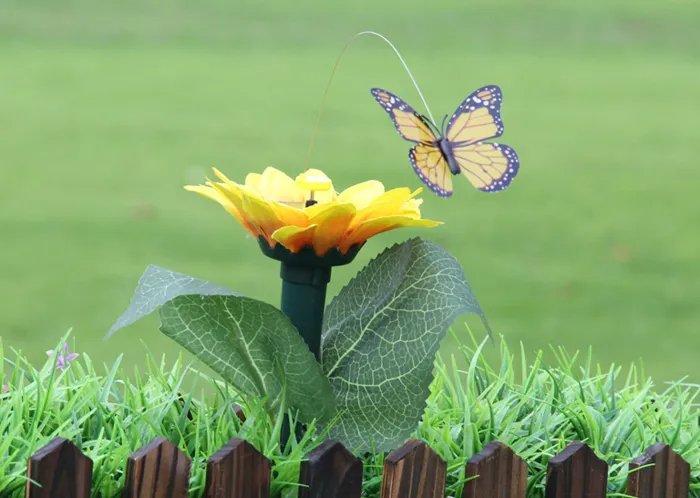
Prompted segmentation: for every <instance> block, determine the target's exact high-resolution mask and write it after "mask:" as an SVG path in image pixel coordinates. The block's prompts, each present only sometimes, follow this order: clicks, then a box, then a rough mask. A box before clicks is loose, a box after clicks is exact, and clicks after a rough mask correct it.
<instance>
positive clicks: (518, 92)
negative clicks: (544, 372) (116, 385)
mask: <svg viewBox="0 0 700 498" xmlns="http://www.w3.org/2000/svg"><path fill="white" fill-rule="evenodd" d="M698 19H700V2H697V1H694V0H677V1H673V2H660V1H659V0H635V1H628V2H623V1H618V2H611V1H610V0H569V1H566V2H562V1H555V0H529V1H527V2H523V1H522V0H496V1H491V2H464V1H462V0H434V2H433V3H432V4H431V6H430V8H426V5H425V2H419V1H417V0H385V1H383V2H376V1H371V0H356V1H353V2H328V1H322V0H297V1H295V2H289V1H286V0H268V1H266V2H259V1H253V0H238V1H236V2H229V1H224V0H200V1H197V2H191V1H185V0H168V1H164V0H138V1H134V0H102V1H99V2H95V1H90V0H32V1H27V0H0V137H2V139H1V140H0V158H1V159H2V162H1V163H0V168H1V171H2V179H3V181H2V183H0V193H1V195H0V230H1V231H2V235H3V237H2V244H1V245H0V274H1V275H2V280H1V281H0V330H2V332H1V335H2V337H3V339H4V340H5V343H6V344H7V345H11V346H14V347H15V348H21V349H23V350H24V352H25V354H26V355H27V357H29V358H31V359H32V361H34V362H38V361H41V359H42V358H41V357H42V356H43V352H44V351H45V350H46V349H48V348H50V347H52V346H53V344H54V343H55V341H56V340H57V338H58V335H59V334H60V333H61V332H62V331H63V330H65V329H66V328H68V327H69V326H72V327H74V330H75V337H76V339H77V343H78V346H79V348H80V350H81V351H87V352H88V353H90V354H91V356H92V358H93V359H95V360H96V361H97V362H98V363H99V364H101V363H102V362H103V361H106V362H108V363H110V364H111V363H112V362H113V361H114V358H115V351H119V352H123V353H124V359H123V362H124V365H125V366H126V367H128V369H131V368H132V366H133V365H136V364H138V365H139V366H140V367H143V366H144V357H143V354H142V351H141V350H140V348H138V347H137V348H133V347H132V344H133V343H134V338H143V339H144V340H145V341H146V342H147V343H148V345H149V347H150V348H152V349H153V350H155V351H162V352H165V353H167V354H168V357H169V358H174V357H175V356H174V355H176V354H177V346H176V345H175V344H174V343H172V341H169V340H168V339H167V338H166V337H164V336H162V335H160V334H158V333H157V332H154V330H155V329H156V328H157V318H156V317H153V319H152V320H151V319H148V320H144V321H143V322H142V323H137V324H134V325H133V326H132V327H130V328H129V329H128V330H125V331H123V332H120V333H119V334H118V335H116V336H115V337H113V338H112V339H110V341H108V342H106V343H104V342H102V337H103V335H104V333H106V331H107V330H108V329H109V327H110V325H111V324H112V323H113V320H114V318H115V317H116V316H118V314H119V313H120V312H121V311H122V310H123V309H124V307H125V306H126V305H127V303H128V300H129V296H130V295H131V293H132V291H133V288H134V282H136V280H137V279H138V278H139V276H140V275H141V273H142V272H143V269H144V267H145V266H146V265H148V264H150V263H153V264H158V265H160V266H163V267H166V268H170V269H173V270H176V271H179V272H182V273H186V274H188V275H193V276H196V277H199V278H202V279H205V280H209V281H213V282H216V283H219V284H221V285H223V286H226V287H228V288H231V289H233V290H236V291H238V292H241V293H243V294H245V295H247V296H249V297H255V298H259V299H262V300H264V301H266V302H270V303H275V304H276V303H278V302H279V292H280V288H279V265H276V264H273V263H272V262H271V261H269V260H267V258H263V257H261V256H260V252H259V249H258V247H257V245H256V244H255V241H251V240H249V239H246V238H245V231H244V230H243V229H242V228H240V227H239V226H238V225H237V223H236V222H235V221H234V220H232V219H231V217H230V216H229V215H228V214H227V213H226V212H225V211H223V210H222V209H221V208H219V207H218V206H215V205H213V203H210V202H208V201H206V200H204V199H201V198H200V197H199V196H196V195H195V194H192V193H188V192H185V191H184V190H183V189H182V187H183V185H186V184H193V183H194V184H199V183H201V182H202V181H203V180H204V178H205V176H207V175H211V174H212V171H211V167H217V168H219V169H220V170H221V171H223V172H224V173H226V174H227V175H228V176H229V177H230V178H231V179H232V180H236V181H243V179H244V178H245V176H246V174H247V173H249V172H253V171H256V172H261V171H262V170H263V169H264V168H265V167H266V166H274V167H277V168H279V169H281V170H283V171H285V172H286V173H288V174H290V175H296V174H298V173H300V172H301V171H302V170H303V168H304V166H305V164H304V159H305V155H306V152H307V148H308V146H309V139H310V137H311V133H312V130H313V127H314V123H315V120H316V113H317V110H318V106H319V104H320V100H321V96H322V94H323V91H324V88H325V85H326V84H327V82H328V77H329V73H330V71H331V68H332V66H333V63H334V62H335V59H336V57H337V56H338V52H339V51H340V49H341V48H342V46H343V45H344V44H345V43H346V41H347V40H348V39H349V38H350V37H351V36H352V35H354V34H355V33H357V32H358V31H360V30H365V29H373V30H376V31H380V32H381V33H383V34H385V35H386V36H388V37H389V38H390V39H391V40H392V41H393V42H394V43H395V44H396V46H397V47H398V48H399V49H400V50H401V52H402V54H403V56H404V58H405V59H406V61H407V62H408V64H410V66H411V70H412V72H413V74H414V75H415V77H416V78H417V80H418V82H419V83H420V85H421V88H422V91H423V93H424V94H425V96H426V98H427V99H428V103H429V105H430V107H431V110H432V112H433V113H434V114H435V115H436V116H438V117H437V118H436V119H440V118H441V117H442V114H444V113H451V112H453V111H454V110H455V108H456V106H457V105H458V104H459V102H460V100H461V99H463V98H464V97H465V96H466V95H467V94H468V93H469V92H470V91H472V90H473V89H475V88H477V87H478V86H480V85H484V84H490V83H495V84H498V85H500V86H501V87H502V89H503V92H504V105H503V120H504V124H505V132H504V135H503V137H502V138H499V140H501V141H503V143H506V144H508V145H511V146H512V147H514V148H515V149H516V150H517V152H518V154H519V155H520V157H521V161H522V168H521V172H520V174H519V175H518V178H517V179H516V180H515V181H514V183H513V185H512V187H511V188H509V189H508V190H507V191H506V192H503V193H502V194H496V195H488V194H484V193H481V192H478V191H476V190H475V189H473V188H472V187H471V186H470V185H469V183H468V182H467V181H466V179H464V178H459V179H458V178H455V193H454V195H453V196H452V197H451V198H450V199H447V200H445V199H439V198H437V197H436V196H434V195H432V194H431V193H430V192H427V191H426V192H424V193H423V194H421V197H422V198H424V203H423V205H422V211H423V214H424V216H425V217H427V218H431V219H435V220H439V221H444V222H445V224H444V225H442V226H440V227H437V228H435V229H431V231H430V232H426V231H419V230H415V231H413V232H412V233H408V232H405V233H400V234H397V235H396V236H397V237H400V238H401V239H405V238H408V237H410V236H414V235H419V236H425V237H429V238H431V239H432V240H434V241H435V242H438V243H440V244H441V245H443V246H444V247H445V248H446V249H448V250H449V251H450V253H452V254H453V255H454V256H455V257H456V258H457V259H458V260H459V261H460V263H461V264H462V265H463V267H464V270H465V273H466V275H467V276H468V278H469V282H470V284H471V285H472V286H473V288H474V291H475V292H476V295H477V297H478V298H479V301H480V303H481V304H482V306H483V307H484V311H485V312H486V315H487V316H488V318H489V320H490V322H491V323H492V325H493V328H494V330H495V331H497V332H498V333H503V334H505V335H506V336H507V337H508V338H509V340H510V341H511V342H512V343H513V344H516V343H517V342H514V341H519V340H522V341H523V342H524V343H525V344H527V345H528V347H529V348H530V349H540V348H546V347H547V345H548V344H550V343H555V344H561V345H565V346H566V347H567V348H568V349H570V350H584V349H585V348H587V347H588V346H589V345H593V346H594V349H595V351H596V352H597V353H596V356H597V357H598V358H599V359H600V360H601V361H602V362H604V363H609V362H612V361H617V362H623V363H624V364H628V363H630V362H632V361H635V360H636V359H638V358H639V357H643V358H645V361H646V366H647V368H648V371H649V372H650V373H652V374H653V375H654V377H655V378H678V377H680V376H682V375H690V376H691V378H692V380H693V381H694V382H700V369H699V368H698V362H697V351H700V334H698V333H697V332H698V327H697V324H698V323H700V307H698V306H697V300H698V286H697V282H698V281H700V258H698V257H697V255H698V253H700V237H698V230H697V227H698V225H699V224H700V203H698V202H697V200H696V196H697V185H699V184H700V168H698V167H697V130H698V129H700V84H699V83H698V82H700V64H698V60H700V29H698V21H697V20H698ZM373 86H381V87H384V88H386V89H387V90H390V91H392V92H395V93H396V94H398V95H399V96H401V97H402V98H404V99H406V100H407V101H408V102H409V103H410V104H411V105H413V106H414V107H416V109H417V110H419V111H421V112H423V111H424V109H423V106H422V105H421V103H420V99H419V98H418V96H417V94H416V92H415V89H414V88H413V87H412V86H411V83H410V81H409V80H408V78H407V76H406V74H405V72H404V71H403V69H402V68H401V65H400V63H399V62H398V60H397V59H396V57H395V56H394V55H393V54H392V53H391V51H390V50H389V49H388V48H387V47H386V46H384V45H383V44H382V43H381V42H380V41H379V40H377V39H371V38H365V39H360V40H358V41H357V43H356V44H354V45H353V46H352V47H351V48H350V49H349V51H348V52H347V53H346V56H345V57H344V59H343V60H342V62H341V64H340V66H339V69H338V72H337V73H336V77H335V79H334V82H333V86H332V87H331V90H330V93H329V95H328V100H327V107H326V110H325V112H324V114H323V117H322V120H321V123H320V128H319V135H318V137H317V140H316V143H315V146H314V150H313V153H312V155H311V160H310V163H309V166H311V167H316V168H320V169H322V170H323V171H324V172H325V173H326V174H328V175H329V176H330V177H331V178H332V179H333V181H334V183H335V185H336V186H337V187H338V188H339V189H342V188H345V187H347V186H349V185H351V184H354V183H359V182H362V181H365V180H369V179H377V180H381V181H382V182H384V183H385V185H387V187H389V188H393V187H403V186H405V187H410V188H417V187H419V186H421V185H422V183H421V182H420V180H419V179H418V177H417V176H416V175H415V173H414V172H413V170H412V168H411V165H410V163H409V160H408V147H409V144H408V143H407V142H405V141H404V140H402V139H401V138H399V137H398V135H397V134H396V131H395V130H394V128H393V126H392V125H391V122H390V120H389V119H388V118H387V116H386V115H385V114H384V112H383V111H382V110H381V108H379V107H378V106H377V104H376V102H374V99H373V98H372V96H371V95H370V93H369V89H370V88H371V87H373ZM37 178H39V179H40V180H37ZM396 240H397V239H396V238H395V236H394V235H393V234H386V236H381V237H380V238H378V239H377V240H376V241H371V243H370V244H368V245H367V247H365V248H363V250H362V251H361V252H360V255H359V256H358V259H357V260H356V262H355V263H354V264H352V265H349V266H348V267H341V268H337V269H334V273H333V280H332V281H331V286H330V288H329V297H330V296H332V295H333V294H335V293H337V291H338V290H339V289H340V288H341V287H342V285H343V284H344V283H345V282H347V280H349V279H350V278H351V277H352V275H353V274H354V273H355V272H357V270H358V269H359V268H360V267H361V266H362V265H363V264H365V263H366V262H367V261H369V260H370V259H371V258H372V257H374V256H375V255H376V254H377V253H378V252H380V251H381V250H382V249H383V248H384V247H385V246H388V245H391V244H392V243H393V242H394V241H396ZM562 331H566V333H562ZM659 331H664V333H663V334H660V333H659ZM449 346H450V345H449V344H446V349H447V348H448V347H449ZM547 353H548V352H547ZM486 354H487V356H489V355H490V354H491V353H490V352H487V353H486ZM186 358H188V357H187V356H186ZM548 359H551V357H548Z"/></svg>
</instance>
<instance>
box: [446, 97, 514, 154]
mask: <svg viewBox="0 0 700 498" xmlns="http://www.w3.org/2000/svg"><path fill="white" fill-rule="evenodd" d="M502 102H503V93H502V92H501V89H500V88H499V87H498V86H496V85H487V86H484V87H481V88H479V89H477V90H475V91H474V92H472V93H471V94H470V95H469V96H468V97H467V98H466V99H464V101H462V103H461V104H460V105H459V107H458V108H457V110H456V111H455V113H454V114H453V115H452V117H451V118H450V121H449V122H448V123H447V131H446V132H445V136H446V137H447V139H448V140H449V141H450V142H452V144H453V146H455V145H463V144H473V143H476V142H481V141H482V140H488V139H490V138H497V137H500V136H501V135H502V134H503V121H502V120H501V103H502Z"/></svg>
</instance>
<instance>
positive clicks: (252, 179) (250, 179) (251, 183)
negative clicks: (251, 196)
mask: <svg viewBox="0 0 700 498" xmlns="http://www.w3.org/2000/svg"><path fill="white" fill-rule="evenodd" d="M261 181H262V175H261V174H260V173H248V176H246V177H245V185H246V187H248V188H250V189H253V190H254V191H255V192H256V193H257V194H258V195H259V196H260V197H262V195H263V193H262V190H261V189H260V182H261Z"/></svg>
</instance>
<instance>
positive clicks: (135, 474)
mask: <svg viewBox="0 0 700 498" xmlns="http://www.w3.org/2000/svg"><path fill="white" fill-rule="evenodd" d="M190 466H191V462H190V459H189V458H187V456H186V455H185V454H184V453H182V452H181V451H180V450H179V449H178V448H177V446H175V445H174V444H173V443H171V442H170V441H168V440H167V439H165V438H163V437H160V436H158V437H156V438H154V439H153V440H152V441H151V442H150V443H148V444H147V445H146V446H143V447H142V448H139V449H138V450H136V451H135V452H134V453H133V454H132V455H131V456H130V457H129V459H128V460H127V462H126V482H125V489H124V495H123V496H124V498H187V493H188V488H189V479H190Z"/></svg>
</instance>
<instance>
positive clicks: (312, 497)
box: [299, 441, 362, 498]
mask: <svg viewBox="0 0 700 498" xmlns="http://www.w3.org/2000/svg"><path fill="white" fill-rule="evenodd" d="M305 458H306V461H304V462H302V463H301V468H300V469H299V484H302V485H306V486H308V487H301V488H299V498H360V494H361V493H362V462H361V461H360V460H358V459H357V458H355V457H354V456H353V455H352V453H350V452H349V451H348V450H347V449H346V448H345V446H343V445H342V444H340V442H338V441H326V442H325V443H323V444H322V445H321V446H319V447H318V448H316V449H315V450H313V451H310V452H309V453H307V454H306V456H305Z"/></svg>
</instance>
